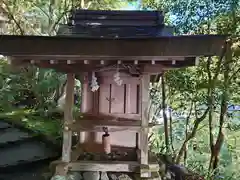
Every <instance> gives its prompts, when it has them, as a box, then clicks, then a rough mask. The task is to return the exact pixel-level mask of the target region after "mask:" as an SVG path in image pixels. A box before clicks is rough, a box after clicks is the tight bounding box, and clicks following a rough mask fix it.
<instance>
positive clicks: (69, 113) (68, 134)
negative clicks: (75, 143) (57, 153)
mask: <svg viewBox="0 0 240 180" xmlns="http://www.w3.org/2000/svg"><path fill="white" fill-rule="evenodd" d="M74 82H75V75H74V74H72V73H69V74H67V88H66V97H65V104H64V124H65V125H67V124H69V123H72V122H73V105H74ZM71 147H72V131H69V130H68V129H67V128H64V130H63V147H62V161H63V162H64V163H69V162H70V161H71Z"/></svg>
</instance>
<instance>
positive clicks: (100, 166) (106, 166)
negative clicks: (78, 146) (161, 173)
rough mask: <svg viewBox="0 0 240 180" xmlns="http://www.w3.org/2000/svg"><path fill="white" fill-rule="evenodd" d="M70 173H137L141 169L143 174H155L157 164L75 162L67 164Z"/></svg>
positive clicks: (157, 168)
mask: <svg viewBox="0 0 240 180" xmlns="http://www.w3.org/2000/svg"><path fill="white" fill-rule="evenodd" d="M68 167H69V170H70V171H105V172H139V169H140V168H142V169H143V170H144V171H145V172H147V173H149V174H151V172H157V171H158V170H159V164H158V163H156V162H154V163H151V162H150V163H149V164H148V165H140V164H139V163H138V162H137V161H75V162H71V163H69V166H68Z"/></svg>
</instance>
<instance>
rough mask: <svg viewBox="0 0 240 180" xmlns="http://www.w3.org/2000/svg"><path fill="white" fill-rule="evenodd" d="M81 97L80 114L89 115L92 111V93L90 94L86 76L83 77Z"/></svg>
mask: <svg viewBox="0 0 240 180" xmlns="http://www.w3.org/2000/svg"><path fill="white" fill-rule="evenodd" d="M83 76H84V77H83V81H82V93H81V94H82V95H81V112H82V113H90V112H92V110H93V92H91V90H90V87H89V82H88V75H87V74H84V75H83Z"/></svg>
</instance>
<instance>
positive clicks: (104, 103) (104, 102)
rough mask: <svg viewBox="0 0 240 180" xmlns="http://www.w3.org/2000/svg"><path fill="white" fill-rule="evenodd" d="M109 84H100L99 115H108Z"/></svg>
mask: <svg viewBox="0 0 240 180" xmlns="http://www.w3.org/2000/svg"><path fill="white" fill-rule="evenodd" d="M110 91H111V90H110V84H100V89H99V113H110V100H111V96H110V93H111V92H110Z"/></svg>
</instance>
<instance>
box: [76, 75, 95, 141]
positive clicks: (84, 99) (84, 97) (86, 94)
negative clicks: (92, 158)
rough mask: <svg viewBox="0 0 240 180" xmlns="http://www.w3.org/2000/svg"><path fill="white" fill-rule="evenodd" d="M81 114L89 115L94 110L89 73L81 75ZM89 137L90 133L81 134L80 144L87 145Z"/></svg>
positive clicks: (81, 132)
mask: <svg viewBox="0 0 240 180" xmlns="http://www.w3.org/2000/svg"><path fill="white" fill-rule="evenodd" d="M81 88H82V89H81V112H82V113H89V112H92V109H93V95H92V92H90V87H89V75H88V73H82V74H81ZM88 136H89V132H83V131H80V132H79V143H80V144H82V143H85V141H86V140H87V138H88Z"/></svg>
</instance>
